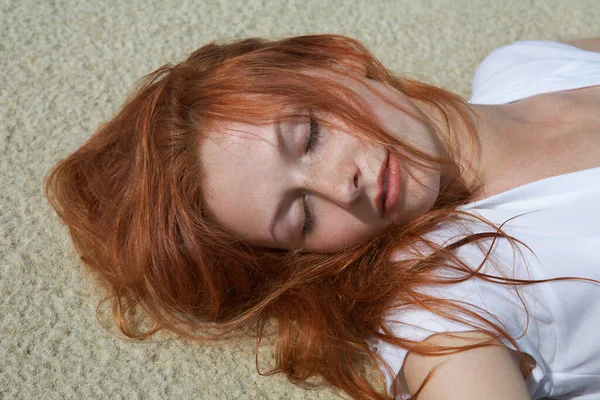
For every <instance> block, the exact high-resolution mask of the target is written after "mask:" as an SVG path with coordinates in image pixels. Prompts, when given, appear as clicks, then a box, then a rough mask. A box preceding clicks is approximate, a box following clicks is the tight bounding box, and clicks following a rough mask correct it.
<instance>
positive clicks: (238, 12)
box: [0, 0, 600, 399]
mask: <svg viewBox="0 0 600 400" xmlns="http://www.w3.org/2000/svg"><path fill="white" fill-rule="evenodd" d="M0 4H1V6H0V11H1V12H0V38H1V41H0V60H1V62H2V66H3V68H2V69H3V71H2V73H1V74H0V274H1V275H0V293H1V296H0V360H2V362H0V398H2V399H68V398H74V399H83V398H93V399H121V398H123V399H306V398H310V399H313V398H314V399H330V398H333V397H334V396H335V392H334V391H333V390H331V389H328V388H325V389H321V390H313V391H307V390H304V389H300V388H298V387H296V386H293V385H292V384H290V383H289V382H288V381H287V380H286V379H285V378H284V377H283V376H271V377H262V376H260V375H258V373H257V372H256V370H255V364H254V341H253V340H251V339H240V340H239V341H236V342H232V343H231V344H229V345H224V344H219V345H217V344H212V345H206V346H192V345H190V344H189V343H186V342H184V341H182V340H181V339H178V338H176V337H172V336H169V335H164V336H161V335H159V336H157V337H156V338H153V339H152V340H150V341H148V342H142V343H139V342H132V341H126V340H123V339H121V338H120V337H119V336H118V334H117V333H114V334H109V332H107V331H106V330H104V329H103V328H102V327H101V325H100V324H99V322H98V321H97V320H96V317H95V307H96V305H97V304H98V302H99V300H100V299H101V298H102V293H101V292H100V291H99V290H98V289H96V288H95V287H94V286H93V285H91V284H90V283H89V280H88V279H87V278H86V276H85V274H84V272H83V270H82V268H81V265H80V263H79V261H78V259H77V255H76V254H75V252H74V250H73V248H72V245H71V242H70V241H69V239H68V236H67V231H66V228H65V227H64V226H63V225H61V224H60V223H59V221H58V220H57V218H56V216H55V214H54V212H53V210H52V209H51V208H50V206H49V205H48V204H47V203H46V201H45V199H44V197H43V193H42V182H43V179H44V177H45V176H46V174H47V172H48V169H49V168H50V167H51V166H52V165H53V164H54V163H55V162H57V161H58V160H60V159H61V158H63V157H65V156H66V155H68V154H69V153H70V152H72V151H74V150H75V149H77V148H78V147H79V146H80V145H81V144H82V143H83V142H84V141H85V140H86V138H88V137H89V136H90V135H91V134H92V132H93V131H94V130H95V128H96V127H97V126H98V125H99V124H100V123H101V122H102V121H104V120H106V119H107V118H109V117H110V116H111V115H112V114H113V113H114V112H115V111H116V110H117V109H118V107H119V106H120V105H121V104H122V102H123V101H124V99H125V97H126V95H127V94H128V92H129V90H130V89H131V88H132V85H133V84H134V83H135V81H136V80H137V79H138V78H140V77H141V76H142V75H144V74H146V73H148V72H151V71H153V70H154V69H156V68H157V67H159V66H160V65H162V64H163V63H166V62H169V61H177V60H181V59H182V58H183V57H184V56H185V55H186V54H187V53H189V52H191V51H193V50H194V49H196V48H197V47H200V46H201V45H203V44H205V43H207V42H208V41H211V40H215V39H228V38H237V37H245V36H266V37H283V36H289V35H298V34H304V33H325V32H330V33H341V34H346V35H349V36H353V37H356V38H357V39H359V40H361V41H363V42H364V43H365V44H367V46H369V48H371V49H372V51H373V52H374V53H375V54H376V56H378V57H379V58H380V59H381V61H382V62H383V63H384V64H385V65H387V66H388V67H391V68H392V69H394V70H395V71H398V72H402V73H404V74H406V75H409V76H412V77H416V78H420V79H422V80H424V81H427V82H430V83H436V84H439V85H442V86H444V87H446V88H449V89H451V90H453V91H455V92H457V93H459V94H461V95H463V96H468V95H469V94H470V83H471V78H472V76H473V73H474V71H475V69H476V67H477V65H478V63H479V62H480V61H481V60H482V59H483V57H484V56H485V55H486V54H487V53H488V52H490V51H491V50H493V49H494V48H496V47H498V46H500V45H503V44H507V43H510V42H512V41H515V40H518V39H552V40H567V39H573V38H579V37H588V36H595V35H596V36H597V35H598V34H599V30H598V29H599V28H598V27H599V25H598V21H600V2H598V1H596V0H589V1H583V0H571V1H568V2H567V1H564V2H559V1H539V0H529V1H516V0H515V1H501V0H497V1H479V0H441V1H436V0H426V1H408V0H402V1H399V0H396V1H394V0H389V1H377V0H354V1H340V0H338V1H329V2H328V1H324V0H302V1H300V0H298V1H288V2H285V1H281V2H279V1H277V2H275V1H273V2H269V1H267V0H244V1H242V0H239V1H217V0H207V1H194V0H181V1H180V0H174V1H170V2H167V1H164V2H159V1H153V2H150V1H143V0H131V1H117V0H111V1H102V2H100V1H97V2H93V1H81V2H77V1H70V0H63V1H41V2H38V1H32V0H20V1H7V0H2V1H0ZM113 330H114V329H113ZM271 349H272V344H269V343H267V345H265V346H264V348H263V349H261V357H259V360H262V361H261V363H260V365H261V371H267V370H268V368H269V366H270V365H271V364H269V357H268V356H269V353H270V350H271ZM373 376H374V375H373Z"/></svg>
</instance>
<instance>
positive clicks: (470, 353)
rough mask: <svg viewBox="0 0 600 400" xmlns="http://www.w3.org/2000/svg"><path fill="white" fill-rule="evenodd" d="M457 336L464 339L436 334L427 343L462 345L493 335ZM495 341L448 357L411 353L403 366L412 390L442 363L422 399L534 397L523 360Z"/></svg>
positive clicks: (420, 395)
mask: <svg viewBox="0 0 600 400" xmlns="http://www.w3.org/2000/svg"><path fill="white" fill-rule="evenodd" d="M454 335H457V336H460V338H452V337H448V336H445V335H443V334H436V335H433V336H430V337H429V338H427V339H426V340H425V341H424V342H425V343H433V344H438V345H444V346H455V347H458V346H464V345H466V344H473V343H477V342H481V341H483V340H485V339H488V338H489V337H488V336H486V335H485V334H484V333H480V332H474V331H473V332H463V333H456V334H454ZM494 343H495V344H496V345H495V346H485V347H478V348H476V349H471V350H466V351H462V352H459V353H454V354H450V355H445V356H421V355H419V354H416V353H411V352H409V353H408V355H407V358H406V360H405V364H404V367H403V369H404V377H405V380H406V384H407V385H408V389H409V391H410V393H411V394H413V395H414V393H415V392H416V391H417V389H418V388H419V387H420V386H421V384H422V383H423V381H424V380H425V377H426V376H427V374H428V373H429V371H430V370H431V369H432V368H433V367H434V366H436V365H439V367H438V368H437V369H436V370H435V372H434V373H433V376H432V377H431V379H430V380H429V381H428V382H427V384H426V385H425V388H424V389H423V390H422V391H421V393H420V394H419V399H420V400H434V399H446V400H458V399H460V400H467V399H473V400H474V399H489V400H495V399H497V400H500V399H513V400H525V399H528V400H530V399H531V397H530V395H529V392H528V391H527V387H526V385H525V380H524V379H523V375H522V373H521V371H520V368H519V363H518V362H517V361H516V360H515V359H514V357H512V356H511V354H510V351H509V350H508V349H507V348H506V347H505V346H504V345H503V344H502V342H500V341H498V340H496V341H495V342H494Z"/></svg>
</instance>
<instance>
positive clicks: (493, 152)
mask: <svg viewBox="0 0 600 400" xmlns="http://www.w3.org/2000/svg"><path fill="white" fill-rule="evenodd" d="M568 44H571V45H574V46H579V47H581V48H583V49H585V50H590V51H600V38H592V39H583V40H577V41H573V42H570V43H569V42H568ZM339 79H340V81H341V82H343V78H342V77H339ZM347 84H348V85H352V83H350V82H348V83H347ZM367 84H368V85H370V87H371V88H373V89H375V91H376V92H378V93H379V95H380V96H381V97H383V98H384V99H387V100H388V101H391V102H398V103H400V104H402V105H404V106H408V107H411V109H414V110H415V111H416V112H418V113H421V114H422V115H424V116H426V117H427V118H429V120H430V122H431V124H441V123H442V116H441V115H440V114H439V113H438V112H437V110H435V109H434V108H432V107H430V106H428V105H427V104H423V103H420V102H416V101H411V99H408V98H407V97H406V96H404V95H402V94H400V93H398V92H397V91H393V90H390V89H389V88H386V87H383V86H382V85H380V84H378V83H376V82H372V81H369V82H367ZM352 88H353V90H356V91H357V92H358V93H360V94H361V95H362V96H363V98H364V99H365V102H366V103H367V104H368V105H369V106H371V107H372V109H373V110H374V112H375V113H376V114H377V116H378V117H379V118H380V121H382V123H383V124H384V125H385V126H386V127H390V129H393V128H394V127H402V128H403V129H397V130H396V131H395V132H394V133H395V134H398V135H399V136H400V137H401V138H402V139H404V140H407V141H411V140H412V141H411V143H415V142H417V141H418V142H419V143H420V146H422V147H421V148H422V149H423V150H424V151H427V152H430V153H431V154H434V155H436V156H437V155H440V152H441V151H443V149H442V147H441V146H440V143H439V141H437V140H436V138H435V136H434V135H433V133H432V131H431V129H429V128H427V127H426V126H424V125H423V124H419V123H418V122H417V121H415V120H414V119H412V118H410V117H408V116H407V115H405V114H399V113H394V112H392V108H390V107H388V106H386V103H385V100H381V99H380V98H379V97H378V96H377V95H374V94H369V93H370V92H369V91H367V90H364V89H361V87H360V86H352ZM598 107H600V86H596V87H589V88H583V89H578V90H572V91H565V92H558V93H550V94H544V95H538V96H533V97H530V98H527V99H523V100H520V101H517V102H513V103H509V104H503V105H473V109H474V110H475V113H476V116H477V122H478V123H477V125H476V129H477V134H478V137H479V140H480V148H479V149H477V150H478V151H477V153H476V154H473V153H471V152H469V151H468V148H469V143H468V138H467V136H466V135H465V134H464V133H463V132H464V126H461V124H455V126H454V129H455V131H454V132H452V133H451V134H452V136H453V137H454V139H455V140H454V141H453V146H455V148H454V151H455V152H456V154H457V155H458V163H459V165H460V166H462V170H463V171H464V174H465V181H466V182H467V184H468V185H469V186H470V187H474V186H475V185H476V184H477V183H478V182H479V180H481V181H482V182H483V183H484V185H483V187H482V188H481V190H480V191H479V192H477V193H475V194H474V195H473V197H472V199H471V200H473V201H475V200H479V199H482V198H486V197H489V196H492V195H494V194H497V193H501V192H504V191H506V190H510V189H512V188H515V187H518V186H522V185H524V184H527V183H530V182H533V181H536V180H539V179H543V178H547V177H550V176H554V175H559V174H565V173H569V172H575V171H579V170H584V169H588V168H594V167H598V166H600V155H599V154H598V152H597V150H596V149H598V148H600V135H598V132H600V116H598V112H597V110H598ZM299 111H303V112H304V113H305V118H300V119H298V120H297V121H294V122H291V123H288V124H286V125H285V126H283V129H284V130H285V131H286V135H285V138H284V140H283V141H282V142H283V143H282V145H280V142H279V141H278V138H277V134H276V129H274V127H273V126H265V125H248V124H233V123H229V124H223V125H221V126H220V127H218V130H216V131H215V132H212V133H211V132H209V135H208V140H206V141H205V142H204V143H203V145H202V146H201V152H200V153H201V154H200V158H201V160H202V163H203V166H204V169H205V171H206V181H205V182H203V184H204V187H205V190H206V195H205V197H206V204H207V208H208V212H209V214H210V215H211V216H212V217H213V218H214V219H216V220H217V221H219V222H220V223H221V224H222V225H224V226H225V227H227V228H228V229H229V230H231V231H232V232H233V233H234V234H236V235H238V236H239V237H242V238H243V239H245V240H246V241H248V242H249V243H250V244H251V245H254V246H260V247H273V248H284V249H290V248H303V249H306V250H308V251H318V252H320V251H331V250H335V249H339V248H341V247H343V246H344V245H346V244H349V243H352V242H353V241H356V240H360V239H363V238H365V237H368V236H369V235H373V234H376V232H377V231H378V230H380V229H382V228H383V227H385V226H386V225H388V224H391V223H405V222H407V221H408V220H410V218H413V217H414V216H415V215H418V214H419V213H423V212H425V211H427V209H428V208H430V207H431V206H432V205H433V202H434V201H435V198H436V196H437V194H438V190H439V179H440V176H441V174H443V172H444V171H441V170H440V169H439V168H436V167H435V166H431V168H414V169H411V170H410V172H411V173H412V174H413V175H414V176H415V177H416V178H417V179H418V180H419V181H421V182H422V183H423V184H424V185H425V186H426V187H422V186H420V185H418V183H417V182H416V180H415V179H414V178H411V177H410V176H408V174H407V171H406V170H407V169H408V167H407V166H406V165H403V167H404V168H403V170H402V180H401V182H402V189H401V197H400V200H399V201H398V203H397V204H396V205H395V207H394V209H393V210H392V212H390V213H389V214H388V215H384V216H383V217H382V216H381V215H380V214H379V213H378V212H377V199H376V195H377V192H378V185H377V176H378V173H379V171H380V170H381V166H382V163H383V162H384V160H385V157H386V152H385V150H384V149H383V148H381V147H378V146H374V145H368V144H365V143H362V142H361V141H360V140H358V139H357V138H356V137H355V136H353V135H352V134H351V132H348V131H345V130H344V129H343V127H342V129H339V130H330V131H324V132H322V133H321V137H320V138H319V139H318V140H321V141H320V142H318V141H317V145H316V146H315V147H314V150H313V151H307V145H308V144H309V143H310V140H311V139H310V135H311V132H312V131H311V124H310V111H311V110H299ZM223 133H227V134H225V135H223ZM417 139H418V140H417ZM308 147H310V146H308ZM282 148H283V152H282V151H281V150H282ZM400 163H401V160H400ZM307 205H308V207H309V211H310V212H311V214H314V215H313V217H314V218H315V219H316V224H315V227H314V229H313V230H311V231H310V233H309V234H304V232H303V227H305V225H306V220H307V214H306V208H305V206H307ZM274 216H277V218H273V217H274ZM484 337H485V336H482V334H481V333H477V332H466V333H462V334H461V339H460V340H459V339H452V338H448V337H445V336H444V335H441V334H440V335H433V336H430V337H429V338H428V339H426V341H431V342H443V344H445V345H451V346H456V345H462V344H465V343H469V342H470V341H471V342H472V341H476V340H480V339H482V338H484ZM496 344H497V346H493V347H485V348H479V349H474V350H469V351H465V352H461V353H458V354H455V355H450V356H442V357H424V356H419V355H417V354H412V353H409V355H408V356H407V358H406V360H405V364H404V366H403V371H404V376H405V378H406V381H405V382H404V384H405V385H407V388H408V389H409V390H410V392H411V393H414V392H415V391H416V389H417V388H418V387H419V386H420V385H421V383H422V381H423V379H424V378H425V376H426V375H427V373H428V372H429V371H430V370H431V368H432V367H434V366H435V365H438V364H441V363H443V365H442V366H441V367H440V368H438V370H437V371H436V373H435V375H434V378H433V379H432V380H431V381H430V382H429V383H428V384H427V386H426V389H425V390H424V391H423V392H422V393H421V395H420V398H421V399H423V400H429V399H438V398H444V399H449V400H453V399H481V398H485V399H507V398H510V399H528V398H530V397H529V394H528V392H527V389H526V386H525V382H524V379H523V376H524V374H526V373H527V371H529V370H531V369H532V368H533V366H532V365H527V364H521V360H520V358H518V357H517V353H516V352H515V351H512V350H510V349H508V348H507V347H505V346H504V345H503V344H502V343H501V342H497V343H496ZM529 359H530V360H529V361H532V359H531V357H529ZM533 362H535V361H533ZM474 377H476V378H475V379H473V378H474Z"/></svg>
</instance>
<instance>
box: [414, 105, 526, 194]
mask: <svg viewBox="0 0 600 400" xmlns="http://www.w3.org/2000/svg"><path fill="white" fill-rule="evenodd" d="M422 105H423V107H422V110H423V111H424V112H425V113H426V115H427V116H428V117H429V118H430V119H431V120H432V122H433V123H434V124H437V127H438V128H440V129H439V130H438V131H439V132H445V134H446V135H448V139H449V140H448V142H449V143H450V145H451V147H452V148H451V149H450V151H451V152H452V153H454V157H455V158H456V161H457V164H458V167H459V170H460V175H461V178H462V180H463V181H464V183H465V186H466V188H467V189H468V190H469V192H470V193H472V195H471V196H470V197H469V200H470V201H475V200H480V199H483V198H486V197H489V196H491V195H493V194H496V193H495V192H496V191H497V188H496V187H495V184H494V182H499V181H502V180H503V179H505V177H506V174H507V173H508V172H507V171H509V167H510V165H512V164H513V160H514V159H515V157H516V156H517V155H518V154H520V153H522V152H523V150H524V149H525V148H526V145H527V143H526V138H527V136H526V135H525V134H523V127H522V125H523V122H519V120H518V119H517V118H516V117H515V116H514V115H513V114H511V113H509V110H508V108H507V107H504V106H502V105H478V104H471V105H470V106H471V108H472V109H473V111H474V113H470V112H468V115H469V121H470V124H471V126H472V128H473V130H474V133H475V138H474V141H473V140H472V139H471V137H470V133H469V131H468V127H467V124H466V123H465V121H464V120H463V119H462V118H461V117H460V116H459V115H458V113H457V112H454V111H452V114H451V115H449V118H450V131H449V132H448V131H447V130H446V129H445V119H444V116H443V115H442V113H441V112H440V111H439V110H438V109H437V108H436V107H433V106H429V105H424V104H422ZM442 174H444V172H442Z"/></svg>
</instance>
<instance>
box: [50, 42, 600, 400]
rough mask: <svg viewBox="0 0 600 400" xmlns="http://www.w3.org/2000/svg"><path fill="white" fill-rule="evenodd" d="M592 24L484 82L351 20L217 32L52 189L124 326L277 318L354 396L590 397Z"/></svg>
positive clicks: (167, 69) (288, 367)
mask: <svg viewBox="0 0 600 400" xmlns="http://www.w3.org/2000/svg"><path fill="white" fill-rule="evenodd" d="M599 42H600V40H599V39H590V40H584V41H581V42H577V43H573V44H574V45H577V46H580V47H583V48H586V49H587V50H583V49H581V48H577V47H575V46H574V45H567V44H562V43H557V42H549V41H522V42H517V43H515V44H513V45H508V46H504V47H502V48H500V49H498V50H496V51H495V52H493V53H492V54H491V55H490V56H488V57H487V58H486V60H485V61H484V62H483V63H482V65H481V66H480V67H479V69H478V71H477V73H476V76H475V79H474V87H473V97H472V99H471V100H470V102H466V101H465V100H464V99H462V98H460V97H459V96H457V95H454V94H452V93H450V92H448V91H445V90H443V89H440V88H436V87H434V86H431V85H427V84H424V83H421V82H417V81H413V80H408V79H405V78H400V77H397V76H395V75H393V74H392V73H391V72H390V71H388V70H387V69H385V68H384V67H383V66H382V65H381V64H380V63H379V62H378V61H377V60H376V59H375V58H374V57H373V56H372V55H371V54H370V53H369V52H368V50H367V49H366V48H365V47H364V46H363V45H361V44H360V43H359V42H357V41H355V40H352V39H350V38H346V37H342V36H337V35H312V36H302V37H295V38H289V39H283V40H279V41H267V40H260V39H246V40H239V41H236V42H232V43H228V44H215V43H211V44H208V45H206V46H204V47H202V48H200V49H198V50H197V51H195V52H194V53H192V54H191V55H190V56H189V57H188V58H187V59H186V60H185V61H183V62H181V63H179V64H177V65H167V66H164V67H162V68H160V69H158V70H157V71H155V72H154V73H152V74H150V75H149V76H148V77H146V79H145V80H144V81H143V82H142V83H141V85H140V88H139V89H138V91H137V92H136V94H135V95H134V96H132V97H131V98H130V99H129V100H128V101H127V102H126V104H125V105H124V107H123V109H122V110H121V111H120V112H119V113H118V114H117V115H116V116H114V118H113V119H111V120H110V121H109V122H108V123H106V124H105V125H103V126H102V127H101V128H100V129H99V130H98V131H97V132H96V133H95V134H94V135H93V136H92V137H91V138H90V139H89V140H88V141H87V142H86V143H85V144H84V145H83V146H82V147H81V148H80V149H79V150H77V151H76V152H75V153H73V154H71V155H70V156H69V157H67V158H66V159H64V160H62V161H61V162H60V163H59V164H58V165H57V166H56V167H55V168H54V169H53V171H52V172H51V174H50V176H49V177H48V179H47V182H46V195H47V197H48V198H49V200H50V202H51V204H52V205H53V207H54V208H55V209H56V211H57V214H58V215H59V217H60V218H61V219H62V220H63V221H64V222H65V223H66V224H67V225H68V226H69V228H70V232H71V237H72V239H73V242H74V244H75V246H76V248H77V250H78V252H79V253H80V255H81V258H82V260H83V261H84V263H85V264H86V266H87V267H88V268H89V269H90V271H92V272H93V273H94V274H95V276H97V277H98V281H99V283H101V284H102V285H104V287H105V288H106V289H107V291H108V293H109V296H107V298H106V299H105V300H107V299H113V300H114V301H113V315H114V319H115V323H116V324H117V325H118V326H119V328H120V329H121V331H122V332H123V333H124V334H126V335H127V336H129V337H135V338H139V339H143V338H146V337H148V336H151V335H152V334H154V333H155V332H156V331H158V330H160V329H167V330H170V331H173V332H175V333H178V334H181V335H185V336H186V337H189V338H193V339H196V340H202V339H211V338H215V337H221V336H224V335H226V334H229V333H232V332H234V331H239V330H244V331H248V330H249V329H256V333H257V338H258V346H259V345H260V339H261V338H262V337H263V336H264V335H266V334H268V333H274V334H276V335H277V338H278V342H277V355H276V363H277V368H276V369H275V370H274V371H273V372H285V373H286V374H287V376H288V378H289V379H290V380H291V381H292V382H294V383H305V381H306V379H307V378H309V377H311V376H315V375H316V376H321V377H323V378H324V379H325V380H326V381H327V382H328V383H329V384H331V385H334V386H336V387H339V388H340V389H342V390H343V391H345V392H346V393H347V394H348V395H350V396H352V397H353V398H372V399H381V398H389V397H390V396H393V397H400V396H401V395H402V394H405V395H408V394H409V393H411V394H413V395H414V396H413V398H420V399H422V398H424V399H433V398H444V399H458V398H465V397H469V398H488V399H491V398H502V399H504V398H511V399H526V398H534V399H537V398H540V397H544V396H570V398H578V399H584V398H594V397H597V396H599V395H600V387H598V384H597V382H599V381H600V364H599V363H598V361H596V360H598V359H600V357H599V356H600V347H599V346H598V343H597V340H595V339H594V338H595V330H594V326H593V323H594V321H597V320H598V318H597V317H600V305H599V306H596V305H595V304H600V302H598V301H596V302H595V303H594V302H590V301H589V300H590V298H591V296H596V298H597V296H598V295H599V293H600V287H598V283H600V282H599V281H598V279H599V278H600V268H598V267H599V265H598V261H597V255H594V251H596V248H597V246H598V245H600V239H599V238H598V235H597V233H594V232H597V226H598V225H597V223H600V219H599V218H600V217H599V215H598V214H600V213H597V212H594V211H595V210H596V209H597V204H598V200H600V168H599V167H600V153H599V152H598V151H597V149H598V148H599V146H600V135H598V132H599V131H600V114H599V113H598V112H597V110H598V106H599V105H600V104H599V103H600V53H597V51H598V49H600V44H599ZM583 215H585V218H584V217H583ZM498 225H499V226H498ZM503 227H505V228H504V229H502V228H503ZM451 239H452V240H451ZM519 245H521V246H522V247H519ZM515 248H517V249H518V250H519V253H520V257H515V254H516V253H515V252H514V250H515ZM523 250H525V251H523ZM567 260H569V262H568V263H567V262H566V261H567ZM457 272H460V273H458V274H457ZM565 275H567V277H565ZM532 278H535V279H532ZM138 305H139V306H141V307H142V308H143V309H144V310H145V312H146V313H147V315H148V316H150V317H151V318H152V320H153V321H154V322H155V327H154V329H152V330H151V331H149V332H145V333H139V334H138V333H135V332H133V331H132V330H131V320H130V319H131V318H130V316H129V315H128V313H127V312H128V311H131V310H133V309H134V308H135V307H136V306H138ZM270 319H272V320H273V321H275V322H276V323H277V325H276V331H275V332H270V331H269V329H267V322H268V321H269V320H270ZM185 328H190V329H192V330H196V331H197V330H203V331H204V332H205V333H206V332H207V331H208V330H215V329H216V330H217V331H218V333H212V334H210V335H204V336H201V335H199V334H198V333H197V332H195V333H194V332H189V331H186V330H184V329H185ZM424 330H426V332H423V331H424ZM452 332H454V334H452V335H451V334H450V333H452ZM582 343H585V353H581V352H580V351H578V350H577V349H581V347H580V345H581V344H582ZM408 355H410V357H408ZM368 360H370V361H374V362H376V363H377V364H378V366H379V367H380V371H381V372H382V377H383V376H385V380H386V386H385V392H384V393H380V392H379V391H378V390H376V389H375V388H374V387H373V386H371V385H370V384H369V382H368V381H367V380H366V378H365V376H364V374H363V373H361V372H360V371H359V369H358V367H360V366H361V364H362V363H364V362H365V361H368ZM577 396H580V397H577ZM586 396H588V397H586ZM590 396H591V397H590Z"/></svg>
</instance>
